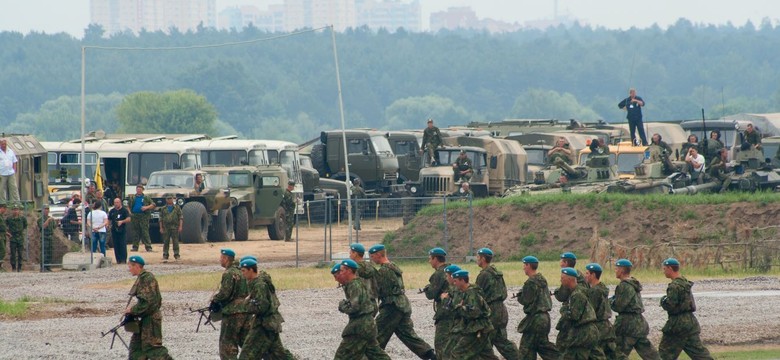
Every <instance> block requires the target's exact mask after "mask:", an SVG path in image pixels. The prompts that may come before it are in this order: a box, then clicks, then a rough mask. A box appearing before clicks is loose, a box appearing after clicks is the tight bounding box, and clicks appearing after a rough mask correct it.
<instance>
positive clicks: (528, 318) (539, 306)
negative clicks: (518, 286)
mask: <svg viewBox="0 0 780 360" xmlns="http://www.w3.org/2000/svg"><path fill="white" fill-rule="evenodd" d="M517 302H519V303H520V304H521V305H523V312H524V313H525V317H524V318H523V320H522V321H520V324H519V325H517V332H519V333H522V334H523V337H522V338H521V339H520V346H519V350H520V351H519V356H518V359H521V360H535V359H536V354H537V353H538V354H539V356H541V357H542V359H556V360H557V359H558V358H559V357H560V356H561V354H560V353H559V352H558V349H557V348H556V347H555V345H554V344H553V343H551V342H550V340H549V339H548V336H549V335H550V310H551V309H552V300H550V288H549V287H548V286H547V279H545V278H544V276H542V274H540V273H537V274H536V275H534V276H531V277H529V278H528V280H526V281H525V283H524V284H523V289H522V290H520V293H519V294H517Z"/></svg>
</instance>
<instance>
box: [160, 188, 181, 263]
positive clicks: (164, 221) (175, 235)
mask: <svg viewBox="0 0 780 360" xmlns="http://www.w3.org/2000/svg"><path fill="white" fill-rule="evenodd" d="M174 199H175V196H174V195H173V194H168V196H166V197H165V201H166V204H165V206H163V207H162V208H160V235H162V238H163V260H168V247H169V246H170V244H171V241H173V258H174V259H176V260H179V258H180V256H179V234H180V233H181V230H182V228H183V227H184V216H183V215H182V213H181V208H180V207H179V205H176V204H175V203H174V202H173V201H174Z"/></svg>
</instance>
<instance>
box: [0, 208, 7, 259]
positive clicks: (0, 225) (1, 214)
mask: <svg viewBox="0 0 780 360" xmlns="http://www.w3.org/2000/svg"><path fill="white" fill-rule="evenodd" d="M5 212H6V205H5V200H0V271H5V269H4V268H3V260H5V248H6V243H7V242H8V226H7V225H6V223H5Z"/></svg>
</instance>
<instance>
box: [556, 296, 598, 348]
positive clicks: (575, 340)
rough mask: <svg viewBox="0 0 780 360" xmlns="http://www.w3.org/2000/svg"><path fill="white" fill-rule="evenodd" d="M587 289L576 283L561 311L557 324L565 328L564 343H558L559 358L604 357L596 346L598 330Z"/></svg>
mask: <svg viewBox="0 0 780 360" xmlns="http://www.w3.org/2000/svg"><path fill="white" fill-rule="evenodd" d="M587 292H588V289H587V288H586V287H584V286H581V285H577V286H576V287H575V288H574V292H572V293H571V295H570V296H569V299H568V300H566V310H565V311H562V312H561V319H560V321H559V324H562V328H565V329H567V331H566V338H565V339H564V342H563V343H564V344H563V345H561V344H559V345H558V346H559V348H560V351H561V359H562V360H568V359H583V360H585V359H588V360H590V359H593V360H597V359H606V358H605V357H604V353H603V352H602V351H601V349H600V348H599V347H598V346H597V344H598V342H599V330H598V328H597V327H596V312H595V311H594V310H593V307H592V306H591V305H590V303H589V302H588V294H587Z"/></svg>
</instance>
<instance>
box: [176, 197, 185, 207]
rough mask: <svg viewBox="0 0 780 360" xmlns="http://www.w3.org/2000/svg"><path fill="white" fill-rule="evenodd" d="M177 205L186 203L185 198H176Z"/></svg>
mask: <svg viewBox="0 0 780 360" xmlns="http://www.w3.org/2000/svg"><path fill="white" fill-rule="evenodd" d="M176 205H179V206H182V205H184V199H182V198H178V199H176Z"/></svg>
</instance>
